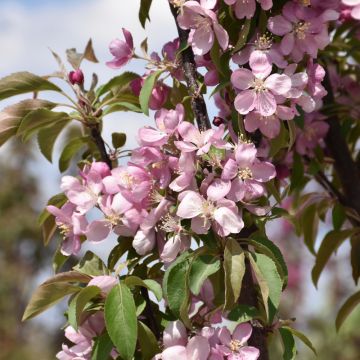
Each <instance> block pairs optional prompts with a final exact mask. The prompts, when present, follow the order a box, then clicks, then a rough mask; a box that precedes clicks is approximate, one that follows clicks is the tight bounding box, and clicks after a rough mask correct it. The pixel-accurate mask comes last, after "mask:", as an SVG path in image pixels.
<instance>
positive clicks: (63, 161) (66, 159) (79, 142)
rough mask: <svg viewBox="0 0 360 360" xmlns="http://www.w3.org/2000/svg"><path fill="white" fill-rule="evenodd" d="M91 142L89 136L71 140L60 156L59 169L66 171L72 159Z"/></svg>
mask: <svg viewBox="0 0 360 360" xmlns="http://www.w3.org/2000/svg"><path fill="white" fill-rule="evenodd" d="M88 142H89V137H88V136H84V137H80V138H74V139H72V140H70V141H69V142H68V143H67V144H66V145H65V147H64V149H63V151H62V153H61V155H60V158H59V170H60V171H61V172H64V171H65V170H67V169H68V168H69V166H70V162H71V159H72V158H73V157H74V156H75V155H76V154H77V153H78V152H79V151H80V149H82V148H83V147H84V146H85V145H87V144H88Z"/></svg>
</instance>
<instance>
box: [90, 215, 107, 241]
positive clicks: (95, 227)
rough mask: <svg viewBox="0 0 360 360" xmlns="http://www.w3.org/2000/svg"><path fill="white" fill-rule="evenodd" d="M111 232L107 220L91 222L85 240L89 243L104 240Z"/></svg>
mask: <svg viewBox="0 0 360 360" xmlns="http://www.w3.org/2000/svg"><path fill="white" fill-rule="evenodd" d="M110 230H111V224H110V223H109V221H107V220H95V221H93V222H91V223H90V224H89V226H88V228H87V230H86V238H87V239H88V240H89V241H90V242H99V241H102V240H105V239H106V238H107V237H108V236H109V234H110Z"/></svg>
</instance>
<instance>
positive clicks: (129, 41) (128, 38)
mask: <svg viewBox="0 0 360 360" xmlns="http://www.w3.org/2000/svg"><path fill="white" fill-rule="evenodd" d="M122 31H123V34H124V38H125V40H126V43H127V44H128V46H129V48H130V49H132V48H133V47H134V41H133V37H132V35H131V32H130V31H128V30H126V29H125V28H122Z"/></svg>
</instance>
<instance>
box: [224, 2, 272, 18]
mask: <svg viewBox="0 0 360 360" xmlns="http://www.w3.org/2000/svg"><path fill="white" fill-rule="evenodd" d="M256 1H257V2H258V3H260V5H261V8H262V9H263V10H270V9H271V8H272V6H273V2H272V0H256ZM224 2H225V4H227V5H234V4H235V15H236V17H237V18H238V19H243V18H245V17H246V18H247V19H251V18H252V17H253V16H254V14H255V10H256V2H255V0H246V1H244V0H224Z"/></svg>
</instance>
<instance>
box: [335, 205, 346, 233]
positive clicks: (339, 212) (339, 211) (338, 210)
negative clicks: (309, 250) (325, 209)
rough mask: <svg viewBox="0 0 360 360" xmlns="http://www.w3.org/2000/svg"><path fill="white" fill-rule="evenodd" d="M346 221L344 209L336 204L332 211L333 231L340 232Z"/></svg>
mask: <svg viewBox="0 0 360 360" xmlns="http://www.w3.org/2000/svg"><path fill="white" fill-rule="evenodd" d="M345 220H346V212H345V210H344V207H343V206H342V205H341V204H339V203H336V204H335V205H334V208H333V211H332V222H333V226H334V230H340V229H341V227H342V226H343V224H344V222H345Z"/></svg>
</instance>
